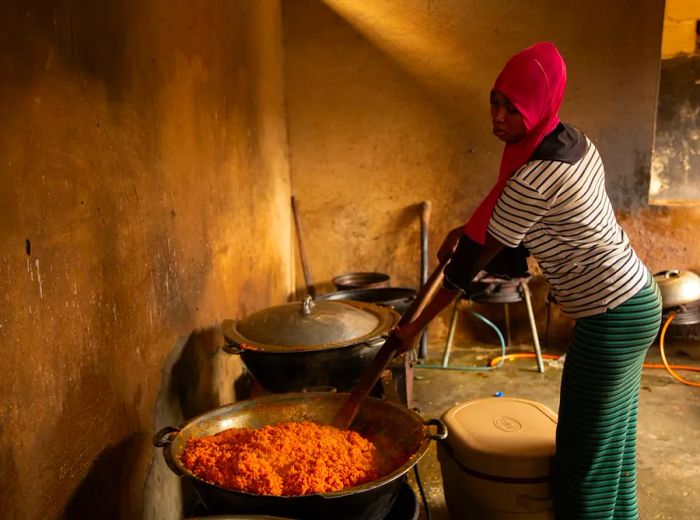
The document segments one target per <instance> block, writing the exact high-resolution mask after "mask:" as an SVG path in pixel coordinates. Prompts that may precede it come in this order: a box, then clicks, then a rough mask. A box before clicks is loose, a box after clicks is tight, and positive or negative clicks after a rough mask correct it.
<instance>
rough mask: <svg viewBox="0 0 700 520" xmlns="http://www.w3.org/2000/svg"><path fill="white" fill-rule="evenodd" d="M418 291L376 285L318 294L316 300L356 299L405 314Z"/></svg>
mask: <svg viewBox="0 0 700 520" xmlns="http://www.w3.org/2000/svg"><path fill="white" fill-rule="evenodd" d="M417 294H418V293H416V291H415V290H414V289H411V288H409V287H375V288H372V289H348V290H345V291H335V292H330V293H326V294H321V295H318V296H316V300H317V301H318V300H324V301H338V300H354V301H359V302H369V303H376V304H377V305H382V306H384V307H391V308H392V309H394V310H395V311H396V312H398V313H399V314H403V313H404V312H406V311H407V310H408V308H409V307H410V306H411V303H412V302H413V300H415V299H416V295H417Z"/></svg>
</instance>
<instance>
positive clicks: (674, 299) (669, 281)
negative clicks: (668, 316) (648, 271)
mask: <svg viewBox="0 0 700 520" xmlns="http://www.w3.org/2000/svg"><path fill="white" fill-rule="evenodd" d="M654 279H655V280H656V283H657V284H659V290H660V291H661V299H662V300H663V306H664V308H668V307H677V306H678V305H685V304H687V303H691V302H694V301H696V300H700V276H698V275H697V274H695V273H694V272H692V271H681V270H679V269H671V270H668V271H661V272H658V273H656V274H654Z"/></svg>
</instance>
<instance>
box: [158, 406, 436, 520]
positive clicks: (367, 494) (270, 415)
mask: <svg viewBox="0 0 700 520" xmlns="http://www.w3.org/2000/svg"><path fill="white" fill-rule="evenodd" d="M347 398H348V395H347V394H336V393H320V392H317V393H294V394H278V395H271V396H268V397H263V398H260V399H255V400H251V401H241V402H238V403H234V404H231V405H228V406H224V407H222V408H217V409H215V410H212V411H210V412H207V413H205V414H203V415H200V416H199V417H195V418H194V419H192V420H190V421H189V422H187V423H186V424H184V425H183V426H181V427H179V428H176V427H166V428H163V429H162V430H160V431H159V432H158V433H157V434H156V435H155V437H154V439H153V444H154V445H155V446H156V447H162V448H163V457H164V458H165V461H166V463H167V464H168V466H169V467H170V469H171V470H172V471H173V472H175V473H176V474H177V475H178V476H180V477H182V478H183V479H185V480H187V481H189V482H190V483H191V484H192V485H193V486H194V488H195V489H196V491H197V492H198V494H199V496H200V498H201V499H202V502H203V503H204V504H205V505H206V506H207V508H208V509H209V510H210V512H211V513H212V514H222V513H236V514H266V515H276V516H283V517H291V518H298V519H329V518H333V519H334V520H335V519H338V520H350V519H353V520H355V519H363V520H365V519H366V520H371V519H381V518H384V517H385V516H386V515H387V513H388V512H389V511H390V509H391V507H392V505H393V503H394V501H395V500H396V496H397V495H398V492H399V491H400V489H401V485H402V483H403V481H404V475H405V474H406V473H407V472H408V470H410V469H411V468H412V467H413V466H414V465H415V464H416V463H417V462H418V460H420V458H421V457H422V456H423V455H424V454H425V452H426V450H427V449H428V446H429V444H430V440H431V439H432V440H438V439H444V438H445V437H446V436H447V430H446V428H445V425H444V424H443V423H442V422H441V421H440V420H439V419H431V420H428V421H424V420H423V419H422V418H421V417H420V416H419V415H418V414H416V413H415V412H413V411H411V410H408V409H406V408H403V407H401V406H399V405H396V404H393V403H390V402H386V401H383V400H381V399H376V398H368V399H366V400H365V401H364V402H363V403H362V407H361V408H360V411H359V413H358V416H357V419H356V420H355V421H354V422H353V428H352V429H353V430H355V431H358V432H359V433H361V434H363V435H364V436H366V437H367V438H369V439H370V440H371V441H372V442H374V443H375V444H376V445H377V447H378V448H379V449H380V450H383V451H386V450H402V451H403V452H405V453H406V454H408V455H407V457H406V460H405V462H404V463H403V464H402V465H401V466H400V467H399V468H397V469H396V470H395V471H393V472H392V473H390V474H389V475H386V476H385V477H383V478H381V479H378V480H374V481H372V482H368V483H366V484H363V485H361V486H356V487H353V488H348V489H345V490H342V491H337V492H334V493H325V494H315V495H304V496H289V497H284V496H264V495H256V494H251V493H245V492H241V491H235V490H231V489H226V488H223V487H220V486H217V485H215V484H211V483H209V482H206V481H204V480H202V479H200V478H198V477H196V476H194V475H193V474H191V473H190V472H189V471H187V470H186V469H185V467H184V466H183V464H182V462H181V460H180V456H181V454H182V452H183V451H184V449H185V447H186V444H187V440H188V439H191V438H196V437H203V436H206V435H212V434H214V433H217V432H220V431H222V430H226V429H228V428H244V427H247V428H260V427H262V426H266V425H270V424H276V423H279V422H286V421H313V422H316V423H320V424H330V423H331V422H332V420H333V418H334V417H335V415H336V413H337V412H338V410H339V409H340V408H341V406H342V405H343V404H344V403H345V401H346V400H347ZM431 425H434V426H436V427H437V431H436V432H432V431H431V429H430V426H431Z"/></svg>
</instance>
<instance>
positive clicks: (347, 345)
mask: <svg viewBox="0 0 700 520" xmlns="http://www.w3.org/2000/svg"><path fill="white" fill-rule="evenodd" d="M399 318H400V317H399V315H398V314H397V313H396V312H395V311H393V310H392V309H390V308H387V307H382V306H379V305H374V304H372V303H367V302H357V301H316V302H314V301H313V300H311V299H310V298H307V299H306V300H304V301H303V302H295V303H289V304H285V305H278V306H276V307H270V308H268V309H264V310H261V311H258V312H256V313H253V314H251V315H250V316H248V317H247V318H245V319H244V320H241V321H234V320H225V321H224V322H223V323H222V324H221V329H222V332H223V334H224V339H225V341H226V344H225V346H224V350H225V351H226V352H228V353H229V354H238V355H240V356H241V360H242V361H243V363H244V364H245V366H246V368H247V369H248V370H249V371H250V373H251V374H252V375H253V376H254V377H255V379H256V380H257V381H258V382H259V383H260V385H261V386H262V387H263V388H265V389H266V390H268V391H270V392H298V391H301V390H303V389H304V388H309V387H319V386H333V387H335V388H337V389H338V390H340V391H349V390H350V389H351V388H352V387H353V385H354V384H355V382H356V381H357V380H358V379H359V378H360V375H361V374H362V373H363V371H364V369H365V368H366V367H367V366H368V365H369V364H370V362H371V361H372V358H373V357H374V355H375V354H376V351H377V349H378V348H379V347H380V346H381V345H382V344H383V343H384V341H385V340H386V337H387V335H388V333H389V331H390V330H391V329H392V328H393V327H394V326H395V325H396V324H397V323H398V321H399Z"/></svg>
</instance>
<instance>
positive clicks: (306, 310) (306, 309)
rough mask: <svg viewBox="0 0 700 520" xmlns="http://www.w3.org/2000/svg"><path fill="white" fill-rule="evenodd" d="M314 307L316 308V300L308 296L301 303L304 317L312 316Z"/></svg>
mask: <svg viewBox="0 0 700 520" xmlns="http://www.w3.org/2000/svg"><path fill="white" fill-rule="evenodd" d="M314 307H316V304H315V303H314V299H313V298H312V297H311V296H307V297H306V298H304V299H303V300H302V302H301V313H302V314H303V315H304V316H308V315H309V314H311V310H312V309H313V308H314Z"/></svg>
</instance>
